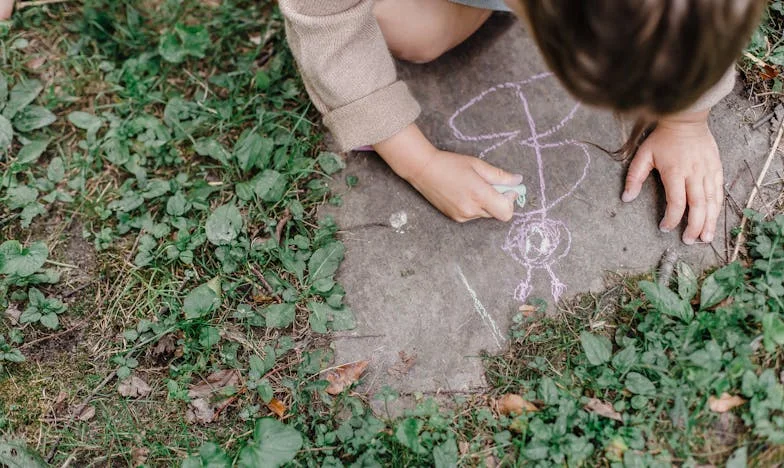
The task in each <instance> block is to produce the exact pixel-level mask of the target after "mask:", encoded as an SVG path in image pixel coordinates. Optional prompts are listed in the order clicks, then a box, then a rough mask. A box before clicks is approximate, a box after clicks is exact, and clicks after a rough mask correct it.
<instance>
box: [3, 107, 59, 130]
mask: <svg viewBox="0 0 784 468" xmlns="http://www.w3.org/2000/svg"><path fill="white" fill-rule="evenodd" d="M55 120H57V117H55V115H54V114H53V113H52V111H50V110H49V109H47V108H46V107H42V106H27V107H25V108H24V109H22V110H21V111H19V113H17V114H16V116H15V117H14V119H13V123H14V128H15V129H17V130H18V131H20V132H23V133H26V132H32V131H33V130H38V129H39V128H44V127H46V126H48V125H51V124H52V123H54V121H55Z"/></svg>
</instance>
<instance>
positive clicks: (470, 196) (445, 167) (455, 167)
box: [409, 151, 523, 223]
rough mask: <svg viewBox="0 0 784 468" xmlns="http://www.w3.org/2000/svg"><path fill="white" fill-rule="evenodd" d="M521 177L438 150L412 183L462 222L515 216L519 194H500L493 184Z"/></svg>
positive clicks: (512, 183)
mask: <svg viewBox="0 0 784 468" xmlns="http://www.w3.org/2000/svg"><path fill="white" fill-rule="evenodd" d="M522 180H523V176H520V175H513V174H509V173H508V172H506V171H503V170H501V169H499V168H497V167H495V166H491V165H490V164H487V163H486V162H484V161H482V160H481V159H478V158H474V157H471V156H464V155H462V154H456V153H449V152H446V151H436V152H435V154H433V155H431V156H430V160H429V162H428V163H427V165H426V166H425V167H424V168H423V169H422V171H421V172H420V173H419V174H417V175H416V176H415V177H413V178H411V179H409V182H410V183H411V185H413V186H414V188H416V189H417V190H418V191H419V193H421V194H422V195H423V196H424V197H425V198H427V200H428V201H429V202H430V203H431V204H432V205H433V206H435V207H436V208H438V209H439V210H440V211H441V212H442V213H444V214H445V215H447V216H449V217H450V218H452V219H454V220H455V221H458V222H461V223H462V222H465V221H470V220H472V219H476V218H496V219H498V220H500V221H509V220H510V219H512V213H513V212H514V200H515V199H516V198H517V193H516V192H506V193H505V194H504V195H501V194H500V193H498V192H497V191H496V190H495V189H494V188H493V187H492V185H491V184H501V185H517V184H519V183H520V182H522Z"/></svg>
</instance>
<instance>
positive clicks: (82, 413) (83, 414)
mask: <svg viewBox="0 0 784 468" xmlns="http://www.w3.org/2000/svg"><path fill="white" fill-rule="evenodd" d="M93 416H95V407H94V406H92V405H76V406H74V409H73V417H74V418H76V419H78V420H79V421H82V422H86V421H89V420H91V419H92V418H93Z"/></svg>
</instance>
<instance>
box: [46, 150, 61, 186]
mask: <svg viewBox="0 0 784 468" xmlns="http://www.w3.org/2000/svg"><path fill="white" fill-rule="evenodd" d="M46 178H47V179H49V180H50V181H52V182H54V183H55V184H56V183H58V182H60V181H61V180H63V178H65V164H63V159H62V158H60V157H59V156H58V157H56V158H52V160H51V161H49V167H47V168H46Z"/></svg>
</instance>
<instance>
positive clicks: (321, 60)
mask: <svg viewBox="0 0 784 468" xmlns="http://www.w3.org/2000/svg"><path fill="white" fill-rule="evenodd" d="M279 4H280V9H281V12H282V13H283V16H284V18H285V23H286V35H287V38H288V42H289V45H290V47H291V50H292V52H293V54H294V57H295V58H296V60H297V65H298V66H299V69H300V73H301V74H302V80H303V82H304V83H305V87H306V89H307V90H308V93H309V94H310V97H311V99H312V100H313V103H314V104H315V106H316V108H317V109H318V110H319V111H320V112H321V113H322V114H323V116H324V124H325V125H326V126H327V127H328V128H329V129H330V131H331V132H332V134H333V136H334V137H335V140H336V141H337V144H338V146H339V148H340V150H342V151H346V150H350V149H352V148H356V147H359V146H363V145H371V144H375V143H378V142H379V141H382V140H385V139H387V138H389V137H391V136H393V135H395V134H396V133H398V132H399V131H400V130H402V129H403V128H405V127H406V126H408V125H409V124H410V123H412V122H413V121H414V120H416V118H417V117H418V116H419V113H420V107H419V104H418V103H417V102H416V100H415V99H414V98H413V96H412V95H411V93H410V92H409V90H408V87H407V86H406V84H405V83H403V82H402V81H399V80H398V79H397V73H396V70H395V64H394V61H393V60H392V56H391V54H390V53H389V50H388V49H387V45H386V42H385V41H384V36H383V35H382V34H381V29H380V28H379V26H378V23H377V22H376V19H375V17H374V16H373V0H280V2H279Z"/></svg>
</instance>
